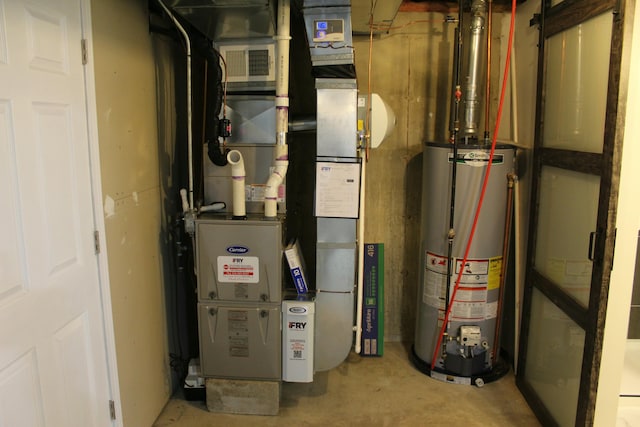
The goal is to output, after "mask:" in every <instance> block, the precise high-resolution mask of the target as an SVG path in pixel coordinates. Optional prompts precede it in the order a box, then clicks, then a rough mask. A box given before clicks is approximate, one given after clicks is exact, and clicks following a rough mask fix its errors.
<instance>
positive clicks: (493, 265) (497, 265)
mask: <svg viewBox="0 0 640 427" xmlns="http://www.w3.org/2000/svg"><path fill="white" fill-rule="evenodd" d="M501 270H502V257H501V256H499V257H495V258H490V259H489V278H488V280H487V289H488V290H491V289H498V288H499V287H500V271H501Z"/></svg>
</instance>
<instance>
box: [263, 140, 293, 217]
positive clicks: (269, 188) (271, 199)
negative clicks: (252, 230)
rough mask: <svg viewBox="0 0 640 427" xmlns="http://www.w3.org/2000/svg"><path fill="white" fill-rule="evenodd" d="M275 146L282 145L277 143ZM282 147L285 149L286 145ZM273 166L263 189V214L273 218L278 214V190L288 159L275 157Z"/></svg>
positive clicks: (287, 165) (285, 172)
mask: <svg viewBox="0 0 640 427" xmlns="http://www.w3.org/2000/svg"><path fill="white" fill-rule="evenodd" d="M276 147H282V146H279V145H278V146H276ZM284 149H285V150H286V145H285V146H284ZM281 150H282V148H281ZM274 166H275V167H274V168H273V172H272V173H271V175H270V176H269V180H268V181H267V184H266V186H265V190H264V216H265V217H267V218H274V217H275V216H276V215H277V214H278V191H279V189H280V185H281V184H282V182H283V181H284V177H285V175H286V174H287V168H288V167H289V160H287V159H286V158H285V159H282V158H281V159H280V160H278V159H276V161H275V165H274Z"/></svg>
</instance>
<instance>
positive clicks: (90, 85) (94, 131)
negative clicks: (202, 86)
mask: <svg viewBox="0 0 640 427" xmlns="http://www.w3.org/2000/svg"><path fill="white" fill-rule="evenodd" d="M91 1H92V0H80V7H81V22H82V38H83V39H84V40H85V43H86V46H87V50H86V52H87V61H86V64H85V65H84V84H85V98H86V104H87V105H86V107H87V138H88V143H89V159H87V161H88V162H89V164H90V165H89V166H90V170H91V190H92V196H93V217H94V218H93V220H94V224H95V230H96V233H97V239H98V243H99V246H100V247H99V252H98V254H97V255H96V256H97V263H98V276H99V277H98V280H99V287H100V296H101V302H102V317H103V326H104V335H105V348H106V352H107V354H106V356H107V359H106V360H105V361H104V363H106V364H107V369H108V375H109V387H110V394H111V400H112V401H113V410H114V414H113V415H114V416H115V420H114V421H113V422H112V425H113V426H116V427H122V426H123V423H122V421H123V420H122V404H121V400H120V383H119V380H118V366H117V358H116V341H115V331H114V327H113V308H112V304H111V285H110V283H111V282H110V280H109V264H108V260H109V258H108V254H107V244H106V242H107V239H106V232H105V223H104V214H103V206H102V200H103V196H102V175H101V170H100V146H99V138H98V111H97V98H96V84H95V69H94V60H93V34H92V25H91ZM80 48H81V46H80V42H79V43H78V49H80ZM100 363H102V361H100ZM108 404H109V403H108V402H105V405H108Z"/></svg>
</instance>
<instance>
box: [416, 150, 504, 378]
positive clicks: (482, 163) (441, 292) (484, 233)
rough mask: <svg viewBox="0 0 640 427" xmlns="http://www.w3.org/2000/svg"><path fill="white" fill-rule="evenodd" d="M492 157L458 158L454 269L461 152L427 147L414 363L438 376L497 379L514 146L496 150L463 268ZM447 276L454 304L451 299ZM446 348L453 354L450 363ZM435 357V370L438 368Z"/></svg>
mask: <svg viewBox="0 0 640 427" xmlns="http://www.w3.org/2000/svg"><path fill="white" fill-rule="evenodd" d="M489 156H490V147H489V146H487V145H461V146H460V147H459V148H458V150H457V159H455V161H456V177H457V178H456V183H455V184H456V185H455V188H456V191H455V205H454V210H453V212H454V214H453V218H454V220H453V230H454V232H455V237H454V239H453V244H452V248H451V258H450V259H451V264H450V266H449V240H448V237H449V233H450V216H451V188H452V168H453V162H454V158H453V157H454V150H453V145H452V144H448V143H432V142H428V143H425V147H424V152H423V188H422V242H421V252H422V253H421V264H420V283H419V286H418V309H417V319H416V336H415V344H414V358H415V357H417V358H418V359H419V362H422V363H423V364H424V365H425V366H426V365H428V368H429V369H430V370H432V371H433V370H436V371H438V372H443V373H446V374H452V375H460V376H465V377H466V376H475V375H480V374H482V373H485V372H489V371H491V369H492V366H493V363H494V361H495V360H494V359H495V353H496V352H497V349H496V348H495V347H496V344H495V343H494V339H495V337H494V335H495V330H496V319H497V316H498V315H499V313H498V298H499V295H500V275H501V267H502V262H503V259H502V253H503V239H504V232H505V230H504V228H505V215H506V203H507V174H509V173H511V172H513V169H514V159H515V150H514V148H513V147H511V146H508V145H498V146H497V147H496V150H495V153H494V158H493V163H492V169H491V173H490V177H489V181H488V184H487V189H486V193H485V196H484V202H483V208H482V211H481V214H480V216H479V218H478V225H477V227H476V231H475V237H474V239H473V244H472V246H471V248H470V251H469V255H468V259H467V262H466V263H465V265H462V261H463V259H464V252H465V249H466V246H467V242H468V240H469V235H470V232H471V228H472V225H473V219H474V215H475V211H476V207H477V205H478V200H479V198H480V193H481V189H482V183H483V180H484V176H485V174H486V172H487V167H488V164H489ZM448 266H449V268H448ZM461 268H462V269H463V274H462V276H461V281H460V286H459V288H458V291H457V294H456V297H455V300H454V301H452V302H451V301H448V300H449V299H450V298H451V294H452V293H453V289H454V286H455V283H456V279H457V277H458V272H459V271H460V269H461ZM448 273H450V282H449V283H450V284H449V289H450V290H449V298H447V296H446V289H447V275H448ZM447 303H448V304H453V307H452V310H451V313H450V315H449V327H448V328H447V329H446V332H447V334H445V335H444V337H443V338H442V343H443V345H444V346H445V347H442V345H441V346H438V344H437V343H438V340H439V335H440V330H441V327H442V323H443V319H444V317H445V311H446V308H447V306H446V304H447ZM436 347H437V348H436ZM443 348H446V355H445V356H444V357H443V350H442V349H443ZM436 351H437V355H436V358H435V360H436V363H435V366H434V367H431V363H432V360H433V358H434V355H435V354H436ZM432 376H433V375H432Z"/></svg>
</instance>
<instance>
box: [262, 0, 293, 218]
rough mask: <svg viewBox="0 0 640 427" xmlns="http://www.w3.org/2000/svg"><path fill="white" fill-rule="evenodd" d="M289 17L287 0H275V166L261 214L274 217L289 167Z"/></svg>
mask: <svg viewBox="0 0 640 427" xmlns="http://www.w3.org/2000/svg"><path fill="white" fill-rule="evenodd" d="M290 19H291V2H290V0H279V1H278V33H277V35H276V36H275V40H276V51H277V53H276V146H275V153H274V165H273V166H274V167H273V172H272V173H271V176H269V179H268V181H267V184H266V186H265V192H264V216H265V217H267V218H275V216H276V215H277V213H278V189H279V187H280V184H282V181H283V180H284V177H285V176H286V174H287V169H288V167H289V149H288V147H287V131H288V128H289V41H290V40H291V35H290V27H289V25H290Z"/></svg>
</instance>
